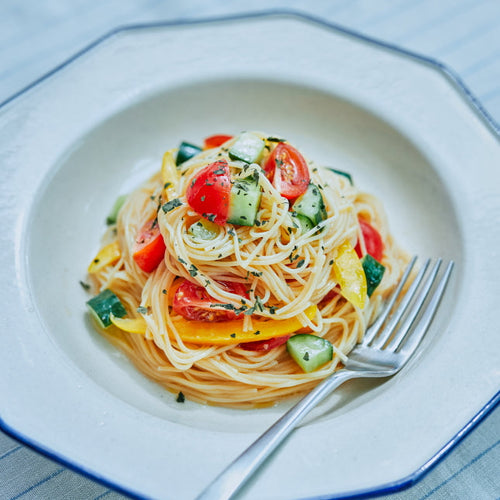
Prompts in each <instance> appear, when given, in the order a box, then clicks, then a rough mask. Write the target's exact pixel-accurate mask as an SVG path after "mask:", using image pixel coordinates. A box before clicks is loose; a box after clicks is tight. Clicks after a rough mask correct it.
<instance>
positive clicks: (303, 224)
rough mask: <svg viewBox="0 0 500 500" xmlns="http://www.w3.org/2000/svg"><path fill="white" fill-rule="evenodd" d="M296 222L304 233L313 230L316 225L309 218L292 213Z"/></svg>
mask: <svg viewBox="0 0 500 500" xmlns="http://www.w3.org/2000/svg"><path fill="white" fill-rule="evenodd" d="M292 215H293V217H294V220H295V222H296V223H297V225H298V226H299V227H300V230H301V231H302V233H307V231H309V230H311V229H312V228H313V227H314V224H313V223H312V222H311V220H310V219H309V218H308V217H304V216H303V215H300V214H298V213H296V212H292Z"/></svg>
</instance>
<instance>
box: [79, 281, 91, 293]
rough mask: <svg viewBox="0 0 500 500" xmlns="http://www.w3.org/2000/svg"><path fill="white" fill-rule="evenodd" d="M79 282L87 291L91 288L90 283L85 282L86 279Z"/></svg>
mask: <svg viewBox="0 0 500 500" xmlns="http://www.w3.org/2000/svg"><path fill="white" fill-rule="evenodd" d="M79 283H80V285H81V287H82V288H83V289H84V290H85V291H88V290H90V285H89V284H88V283H85V282H84V281H80V282H79Z"/></svg>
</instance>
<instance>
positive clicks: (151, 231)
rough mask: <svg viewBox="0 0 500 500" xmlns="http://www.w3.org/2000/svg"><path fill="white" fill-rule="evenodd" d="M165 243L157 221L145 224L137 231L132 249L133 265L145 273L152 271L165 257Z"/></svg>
mask: <svg viewBox="0 0 500 500" xmlns="http://www.w3.org/2000/svg"><path fill="white" fill-rule="evenodd" d="M165 250H166V246H165V242H164V241H163V236H162V235H161V233H160V228H159V226H158V221H157V219H154V220H152V221H148V222H146V224H144V226H142V228H141V229H140V230H139V232H138V234H137V238H136V241H135V244H134V248H133V251H132V252H133V254H132V257H133V259H134V261H135V263H136V264H137V265H138V266H139V267H140V268H141V269H142V270H143V271H145V272H147V273H151V272H152V271H154V270H155V269H156V268H157V267H158V266H159V265H160V262H161V261H162V260H163V257H164V256H165Z"/></svg>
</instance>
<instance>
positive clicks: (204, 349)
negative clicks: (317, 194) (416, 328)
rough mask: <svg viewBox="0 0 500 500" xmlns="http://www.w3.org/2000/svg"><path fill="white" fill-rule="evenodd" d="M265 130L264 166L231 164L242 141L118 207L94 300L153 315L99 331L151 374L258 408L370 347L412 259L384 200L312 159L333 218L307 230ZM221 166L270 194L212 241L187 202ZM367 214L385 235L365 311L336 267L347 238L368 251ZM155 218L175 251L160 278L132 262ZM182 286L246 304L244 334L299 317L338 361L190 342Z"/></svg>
mask: <svg viewBox="0 0 500 500" xmlns="http://www.w3.org/2000/svg"><path fill="white" fill-rule="evenodd" d="M255 134H256V135H257V136H258V137H260V138H261V139H262V140H263V141H264V143H265V145H266V148H265V149H264V153H263V155H264V156H263V157H262V158H261V159H260V160H259V164H250V165H249V164H246V163H244V162H242V161H239V160H234V159H231V158H230V157H229V155H228V150H229V149H230V148H231V147H232V146H233V144H234V142H235V141H236V139H237V138H234V139H231V140H229V141H228V142H226V143H225V144H223V145H222V146H221V147H217V148H212V149H209V150H206V151H203V152H201V153H200V154H198V155H196V156H194V157H193V158H191V159H189V160H187V161H186V162H184V163H182V164H181V165H180V166H179V167H178V171H177V174H175V175H173V178H171V179H169V180H168V182H167V183H166V182H165V171H163V172H162V171H158V172H157V173H156V174H154V175H153V176H152V177H151V178H150V179H149V180H148V181H147V182H145V183H144V184H143V185H142V186H140V187H139V188H138V189H136V190H135V191H134V192H132V193H131V194H130V195H129V196H128V197H127V200H126V202H125V203H124V205H123V206H122V208H121V209H120V212H119V214H118V220H117V223H116V226H113V227H112V228H110V230H108V232H107V233H106V235H105V236H104V238H103V241H102V244H103V245H105V244H109V243H110V242H113V241H117V242H118V245H119V248H120V257H119V259H118V261H115V262H112V263H110V264H109V265H107V266H104V267H103V268H101V269H99V270H98V271H97V272H94V273H92V274H91V275H90V279H91V282H92V284H93V291H94V292H95V293H98V292H100V291H102V290H104V289H107V288H109V289H110V290H112V291H113V292H114V293H115V294H116V295H117V296H118V297H119V299H120V301H121V302H122V303H123V305H124V307H125V309H126V310H127V313H128V314H127V316H126V318H128V319H134V318H143V321H144V322H145V329H144V332H143V333H129V332H127V331H124V330H121V329H119V328H117V327H116V326H114V325H112V326H110V327H109V328H106V329H101V331H102V333H103V335H105V336H106V338H107V339H109V341H110V342H111V343H112V344H114V345H115V346H117V347H118V348H119V349H120V350H121V351H123V352H124V353H125V354H126V356H127V357H128V358H129V359H130V360H131V361H132V362H133V364H134V365H135V366H136V367H137V368H138V369H139V370H140V371H141V372H142V373H143V374H144V375H146V376H147V377H149V378H150V379H152V380H154V381H155V382H157V383H158V384H160V385H161V386H163V387H165V388H166V389H168V390H169V391H171V392H173V393H174V394H178V393H181V392H182V394H183V395H184V396H185V397H186V398H187V399H189V400H192V401H196V402H199V403H207V404H212V405H220V406H229V407H237V408H249V407H258V406H262V405H269V404H273V403H276V402H279V401H280V400H282V399H284V398H289V397H291V396H297V395H300V394H302V393H304V392H306V391H308V390H310V389H311V388H312V387H313V386H314V385H316V384H317V383H318V382H319V381H320V380H322V379H324V378H325V377H326V376H328V375H329V374H331V373H332V372H334V371H335V370H337V369H339V368H340V367H341V366H342V362H343V361H345V359H346V357H347V356H348V354H349V352H350V351H351V350H352V348H353V347H354V346H355V345H356V343H358V342H360V341H361V340H362V338H363V335H364V332H365V330H366V328H367V326H368V325H369V324H370V323H371V322H372V321H373V320H374V319H375V318H376V316H377V314H378V313H379V310H380V307H381V304H382V302H383V300H384V298H386V297H387V295H388V294H389V293H390V291H391V290H392V289H393V288H394V286H395V284H396V283H397V281H398V279H399V277H400V275H401V273H402V268H403V267H404V265H405V263H406V262H407V260H408V257H407V254H406V253H405V252H403V251H402V250H401V249H400V248H399V247H398V246H397V245H396V244H395V242H394V240H393V237H392V236H391V234H390V232H389V228H388V223H387V219H386V216H385V214H384V210H383V208H382V206H381V203H380V202H379V201H378V200H377V198H375V197H374V196H373V195H370V194H367V193H364V192H362V191H360V190H359V189H358V187H357V186H356V185H355V184H351V182H350V180H349V179H348V178H347V177H346V176H344V175H339V174H338V173H335V172H334V171H332V170H331V169H328V168H325V167H322V166H319V165H316V164H315V163H314V162H313V161H311V160H309V159H307V165H308V167H309V172H310V178H311V182H312V183H313V184H315V185H316V186H318V187H319V188H320V191H321V195H322V197H323V200H324V204H325V208H326V214H327V217H326V219H325V220H323V221H321V222H320V223H319V225H318V226H316V227H314V228H313V229H310V230H308V231H306V230H304V229H303V228H301V227H300V225H298V224H297V221H296V217H295V214H294V212H293V210H291V207H290V205H291V203H290V202H289V201H288V200H287V199H285V198H284V197H282V196H281V195H280V193H279V192H278V190H277V189H276V187H275V186H274V185H273V182H271V181H270V180H269V179H268V178H267V177H266V175H265V172H264V171H263V170H262V168H261V165H264V163H265V161H266V158H267V157H268V156H269V154H270V152H271V151H272V149H273V148H274V147H276V140H275V139H272V138H271V140H270V138H268V136H267V135H264V134H260V133H255ZM304 157H305V155H304ZM221 159H223V160H225V161H227V163H228V165H229V168H230V171H231V176H232V178H233V179H237V178H244V177H247V176H249V175H254V176H257V177H258V183H259V186H260V189H261V192H262V197H261V201H260V206H259V208H258V212H257V217H256V221H257V222H256V224H255V225H253V226H238V225H234V224H223V225H217V226H214V227H215V228H216V229H215V233H214V237H213V238H212V239H209V240H204V239H202V238H199V237H196V236H194V235H193V234H192V232H190V230H189V229H190V227H191V226H192V225H193V224H195V223H196V222H197V221H200V220H201V219H202V216H201V215H200V214H198V213H197V212H195V211H194V210H193V208H192V207H190V205H189V204H188V203H187V201H186V191H187V190H188V188H189V185H190V183H192V182H193V179H194V178H195V176H196V174H197V173H198V172H199V171H200V169H202V168H203V167H205V166H206V165H209V164H211V163H213V162H215V161H218V160H221ZM172 200H179V203H177V204H178V206H175V207H174V208H172V209H169V210H168V211H165V210H164V209H162V207H163V206H164V205H165V203H168V202H169V201H172ZM171 206H172V205H171ZM360 218H361V219H363V220H365V221H367V222H368V223H369V224H371V225H372V226H373V227H374V228H376V229H377V231H378V232H379V234H380V235H381V237H382V240H383V244H384V251H383V258H382V264H383V266H385V273H384V275H383V279H382V281H381V283H380V284H379V285H378V287H377V288H376V289H375V292H374V293H373V294H372V295H371V297H365V304H364V307H362V308H361V307H359V306H357V305H353V303H352V302H351V301H349V300H346V298H345V297H344V296H343V294H342V292H343V291H342V289H341V288H340V287H339V284H338V282H337V279H336V274H335V269H334V267H335V261H336V259H337V258H338V254H339V249H340V248H341V246H342V244H344V243H345V242H348V243H349V244H350V246H351V247H352V248H354V247H355V246H356V245H357V244H358V246H359V248H361V251H362V252H363V253H364V252H365V243H364V241H363V237H362V233H361V230H360V226H359V222H358V221H359V219H360ZM148 220H157V224H158V226H159V229H160V231H161V235H162V236H163V240H164V242H165V246H166V250H165V252H164V257H163V260H162V261H161V262H160V264H159V265H158V267H157V268H156V269H155V270H154V271H153V272H150V273H147V272H144V271H142V270H141V269H140V267H139V266H138V265H137V263H136V262H135V261H134V258H133V249H134V245H135V243H136V239H137V234H138V231H139V230H140V228H141V227H142V226H143V225H144V223H145V222H146V221H148ZM358 260H359V259H358ZM181 279H187V280H190V281H191V282H193V283H196V284H198V285H200V286H201V287H204V288H205V289H206V291H207V292H208V294H209V295H210V296H211V297H212V298H213V300H214V302H216V303H220V304H230V305H232V306H234V308H235V309H238V308H240V309H245V310H243V311H242V312H241V314H239V315H238V318H240V321H241V324H242V330H243V331H247V332H251V331H253V330H254V329H255V328H254V324H255V323H256V322H259V321H260V322H262V321H267V322H269V323H270V324H272V322H275V321H278V320H291V319H293V318H295V319H296V320H298V322H299V323H300V325H301V327H300V328H299V330H300V331H304V332H308V333H311V334H313V335H316V336H319V337H323V338H325V339H327V340H329V341H330V342H331V344H332V345H333V359H332V360H331V361H328V362H327V363H325V364H323V365H322V366H320V367H319V368H317V369H315V370H314V371H311V372H309V373H305V372H304V371H303V370H302V369H301V367H300V366H299V365H298V364H297V363H296V362H295V361H294V359H292V357H291V356H290V355H289V353H288V352H287V346H286V344H283V345H280V346H278V347H274V348H272V349H269V350H267V351H257V350H247V349H245V348H243V347H241V346H240V345H239V344H240V343H239V342H238V338H237V336H235V338H234V341H233V342H232V343H229V344H227V345H216V344H211V343H210V342H206V343H191V342H189V341H186V340H183V334H182V332H180V331H179V329H178V325H179V321H183V322H184V324H185V323H186V322H188V321H189V320H186V319H184V318H182V317H179V315H178V314H176V313H175V312H174V310H173V308H172V297H173V295H174V292H175V287H176V286H178V283H179V281H180V280H181ZM221 281H224V282H236V283H242V284H244V285H245V287H246V289H247V290H249V292H248V297H247V298H245V299H244V300H243V302H242V297H241V296H239V295H236V294H234V293H231V292H230V291H228V290H227V288H225V287H223V286H221V285H220V282H221ZM332 290H333V292H332ZM242 304H244V305H243V308H242ZM232 306H228V307H232ZM311 306H316V307H317V309H316V311H315V313H314V315H313V317H308V316H307V314H306V313H305V311H306V310H307V309H308V308H310V307H311ZM245 311H246V312H247V314H245ZM249 312H252V314H248V313H249ZM220 323H221V322H219V324H220ZM290 333H293V332H290ZM256 340H259V339H258V338H256Z"/></svg>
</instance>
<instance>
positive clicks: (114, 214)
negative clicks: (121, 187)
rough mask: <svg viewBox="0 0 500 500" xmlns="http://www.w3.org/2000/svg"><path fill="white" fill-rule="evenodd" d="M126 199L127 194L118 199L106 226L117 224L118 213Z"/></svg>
mask: <svg viewBox="0 0 500 500" xmlns="http://www.w3.org/2000/svg"><path fill="white" fill-rule="evenodd" d="M126 199H127V195H126V194H122V195H120V196H118V198H116V201H115V203H114V205H113V208H112V209H111V212H109V215H108V216H107V217H106V224H107V225H108V226H110V225H111V224H115V223H116V220H117V219H118V212H119V211H120V209H121V208H122V206H123V204H124V203H125V200H126Z"/></svg>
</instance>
